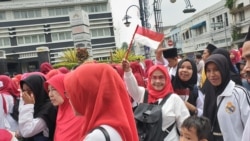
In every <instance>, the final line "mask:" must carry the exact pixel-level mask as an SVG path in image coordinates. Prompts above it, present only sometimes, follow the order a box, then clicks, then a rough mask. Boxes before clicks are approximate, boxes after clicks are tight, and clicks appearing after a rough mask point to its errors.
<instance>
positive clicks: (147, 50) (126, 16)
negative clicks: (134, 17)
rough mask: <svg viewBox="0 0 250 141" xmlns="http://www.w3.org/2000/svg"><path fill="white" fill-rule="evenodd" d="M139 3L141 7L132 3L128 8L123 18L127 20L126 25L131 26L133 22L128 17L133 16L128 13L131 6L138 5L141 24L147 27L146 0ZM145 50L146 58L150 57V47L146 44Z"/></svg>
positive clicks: (140, 0)
mask: <svg viewBox="0 0 250 141" xmlns="http://www.w3.org/2000/svg"><path fill="white" fill-rule="evenodd" d="M139 5H140V7H139V6H137V5H130V6H129V7H128V8H127V10H126V14H125V16H124V18H123V20H125V22H124V24H125V25H126V27H129V26H130V23H131V22H130V21H128V19H129V18H131V17H130V16H129V15H128V10H129V9H130V8H131V7H137V8H138V9H139V11H140V19H141V25H142V26H143V27H146V24H147V23H146V22H147V21H145V19H146V17H145V12H144V2H143V0H139ZM144 51H145V57H146V58H149V47H146V46H144Z"/></svg>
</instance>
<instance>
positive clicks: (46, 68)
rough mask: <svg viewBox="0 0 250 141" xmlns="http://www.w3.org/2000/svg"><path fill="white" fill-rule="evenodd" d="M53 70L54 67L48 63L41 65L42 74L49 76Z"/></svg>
mask: <svg viewBox="0 0 250 141" xmlns="http://www.w3.org/2000/svg"><path fill="white" fill-rule="evenodd" d="M52 69H53V67H52V65H51V64H50V63H48V62H44V63H42V64H41V65H40V72H42V73H43V74H47V73H48V72H49V71H50V70H52Z"/></svg>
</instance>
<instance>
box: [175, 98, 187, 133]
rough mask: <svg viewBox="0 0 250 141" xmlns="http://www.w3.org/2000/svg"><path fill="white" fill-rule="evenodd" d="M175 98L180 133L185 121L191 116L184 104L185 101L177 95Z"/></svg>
mask: <svg viewBox="0 0 250 141" xmlns="http://www.w3.org/2000/svg"><path fill="white" fill-rule="evenodd" d="M173 96H174V104H175V105H174V108H175V109H174V113H175V116H176V124H177V128H178V130H179V131H180V129H181V125H182V123H183V121H184V120H185V119H186V118H187V117H189V116H190V114H189V111H188V109H187V107H186V105H185V103H184V101H183V100H182V99H181V98H180V97H179V96H178V95H176V94H173Z"/></svg>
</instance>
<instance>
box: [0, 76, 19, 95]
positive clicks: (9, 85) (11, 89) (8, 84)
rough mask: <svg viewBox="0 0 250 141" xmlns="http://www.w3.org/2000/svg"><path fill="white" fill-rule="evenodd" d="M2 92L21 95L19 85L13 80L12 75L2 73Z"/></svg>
mask: <svg viewBox="0 0 250 141" xmlns="http://www.w3.org/2000/svg"><path fill="white" fill-rule="evenodd" d="M0 93H2V94H11V95H14V96H17V97H18V96H20V92H19V91H18V87H17V86H16V84H15V83H14V82H13V81H12V80H11V78H10V77H8V76H6V75H0Z"/></svg>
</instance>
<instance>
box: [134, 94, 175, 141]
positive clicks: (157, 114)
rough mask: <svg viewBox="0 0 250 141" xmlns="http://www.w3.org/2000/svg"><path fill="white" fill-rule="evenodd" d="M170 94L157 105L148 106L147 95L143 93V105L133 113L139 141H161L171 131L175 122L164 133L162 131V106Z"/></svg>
mask: <svg viewBox="0 0 250 141" xmlns="http://www.w3.org/2000/svg"><path fill="white" fill-rule="evenodd" d="M170 95H171V94H168V95H167V96H165V97H164V98H163V100H162V101H161V102H160V104H159V105H156V104H148V103H147V101H148V100H147V99H148V93H147V91H146V92H145V96H144V100H143V102H144V103H140V104H139V105H138V106H137V108H136V109H135V111H134V117H135V121H136V127H137V131H138V136H139V141H153V140H154V141H163V140H164V138H165V137H166V136H167V135H168V133H169V132H170V131H171V130H172V128H173V127H174V125H175V122H174V123H173V124H172V125H170V126H169V127H168V128H167V130H166V131H162V110H161V108H162V105H163V104H164V103H165V102H166V101H167V99H168V98H169V97H170Z"/></svg>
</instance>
